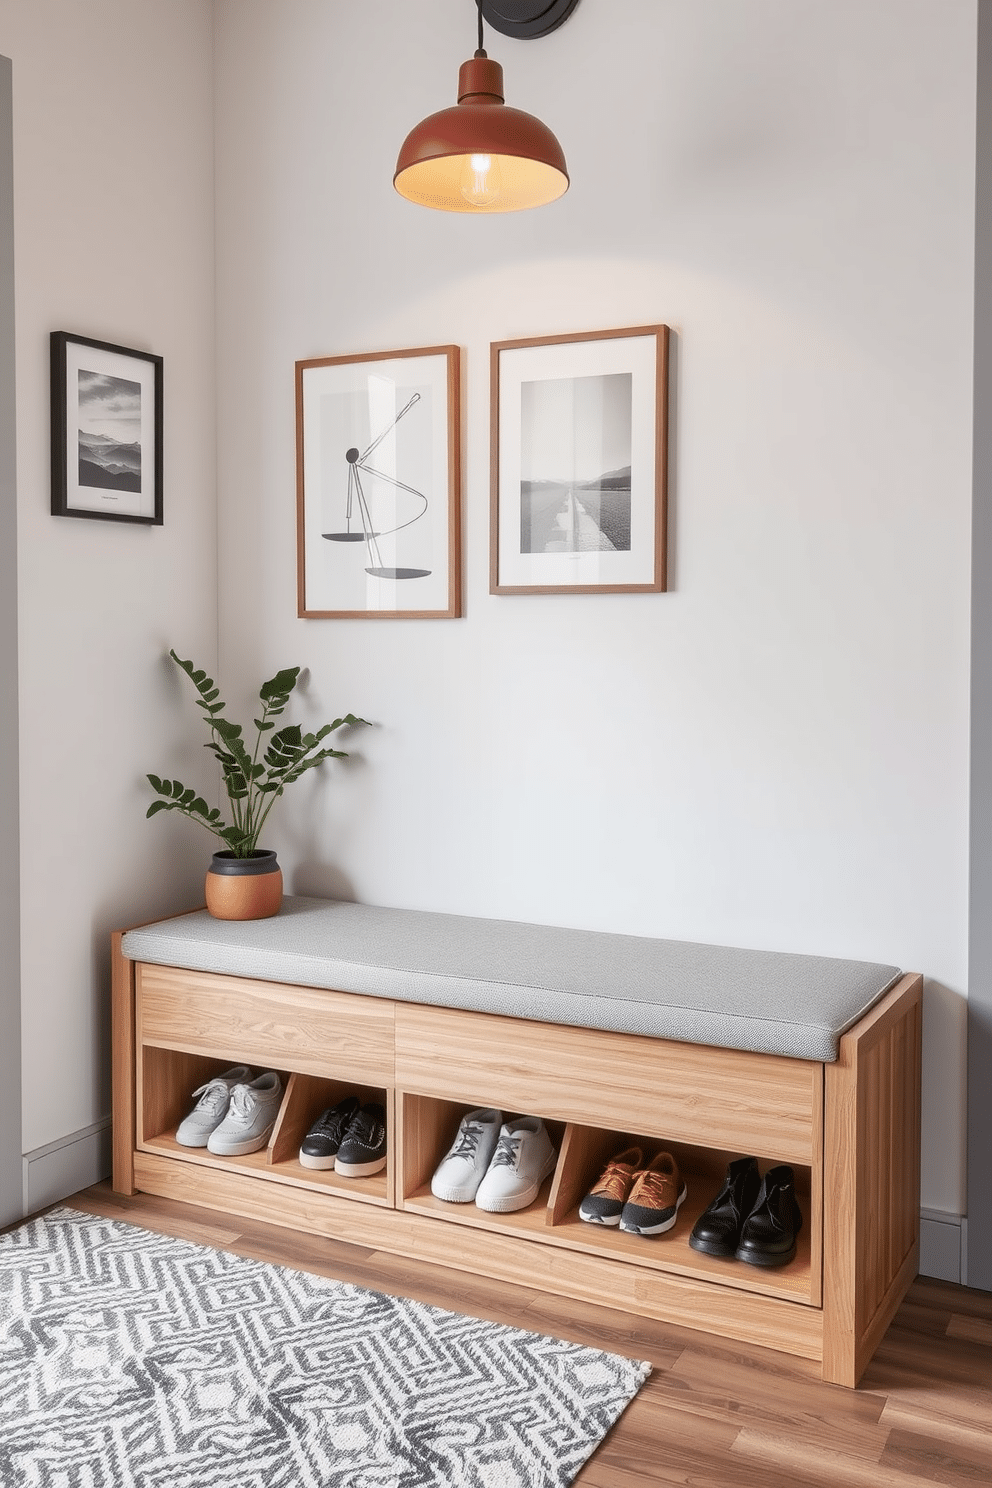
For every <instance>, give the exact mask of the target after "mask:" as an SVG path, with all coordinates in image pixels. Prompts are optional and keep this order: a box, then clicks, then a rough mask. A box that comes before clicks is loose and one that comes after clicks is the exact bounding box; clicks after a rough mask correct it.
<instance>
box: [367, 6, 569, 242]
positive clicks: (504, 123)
mask: <svg viewBox="0 0 992 1488" xmlns="http://www.w3.org/2000/svg"><path fill="white" fill-rule="evenodd" d="M477 5H478V11H479V47H478V50H477V51H476V53H475V56H474V57H472V58H471V59H470V60H469V61H468V62H463V63H462V65H461V68H460V70H459V73H458V102H457V104H456V105H455V107H454V108H447V109H442V110H441V112H440V113H438V114H431V115H430V117H429V118H427V119H423V120H421V122H420V123H419V124H417V125H416V126H415V127H414V128H413V129H411V131H410V133H409V134H408V135H407V137H406V139H405V140H404V141H403V146H402V148H401V150H400V153H399V159H398V160H397V162H396V171H395V174H394V175H393V185H394V186H395V187H396V190H397V191H398V192H399V193H400V195H401V196H405V197H406V198H407V200H408V201H412V202H416V203H417V204H418V205H419V206H422V207H433V208H435V209H436V210H437V211H439V212H470V213H480V212H521V211H523V210H525V208H527V207H543V206H544V205H545V204H546V203H548V202H553V201H556V200H557V198H558V197H559V196H564V194H565V192H566V191H567V190H568V167H567V166H566V164H565V155H564V152H563V151H562V148H561V145H560V144H559V143H558V141H557V139H556V138H555V136H554V135H553V134H552V132H551V130H550V129H549V128H548V127H547V125H546V124H542V123H541V121H540V119H535V118H534V115H533V114H525V113H524V112H523V111H522V110H521V109H515V108H508V107H507V106H506V103H505V102H504V99H503V69H502V67H501V66H500V65H499V63H498V62H494V61H492V59H491V58H490V57H488V56H487V55H486V52H485V49H484V47H483V45H482V42H483V36H482V17H483V0H477ZM574 5H575V0H571V3H570V4H565V5H563V4H562V3H561V0H559V3H558V4H557V5H548V4H547V0H545V3H543V4H541V3H537V4H531V5H523V6H520V5H517V6H516V7H510V8H511V9H515V10H516V11H518V12H519V11H521V10H523V11H527V10H528V9H533V10H536V11H538V12H540V13H541V14H542V16H543V17H544V29H545V31H546V30H548V29H554V26H556V25H560V24H561V21H562V20H564V19H565V16H566V15H568V14H569V13H570V12H571V10H572V9H573V8H574ZM549 12H557V16H556V18H555V19H554V20H553V21H552V22H551V24H550V25H549V23H548V20H547V15H548V13H549ZM496 24H499V22H498V20H497V22H496ZM527 24H528V23H527V22H526V21H519V20H518V21H517V22H516V25H517V26H518V28H519V27H520V26H526V25H527ZM531 24H532V25H534V26H536V25H537V24H539V22H537V21H535V22H533V23H531ZM508 34H510V35H518V36H519V35H541V34H543V32H542V31H539V30H536V29H531V30H526V29H525V30H520V29H516V30H510V31H508Z"/></svg>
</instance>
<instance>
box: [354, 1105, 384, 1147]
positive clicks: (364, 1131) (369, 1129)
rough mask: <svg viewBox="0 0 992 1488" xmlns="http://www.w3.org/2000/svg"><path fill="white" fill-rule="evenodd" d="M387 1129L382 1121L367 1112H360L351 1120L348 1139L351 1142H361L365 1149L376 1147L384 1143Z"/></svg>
mask: <svg viewBox="0 0 992 1488" xmlns="http://www.w3.org/2000/svg"><path fill="white" fill-rule="evenodd" d="M384 1133H385V1127H384V1126H383V1125H382V1122H381V1121H377V1120H376V1118H375V1117H374V1116H371V1115H369V1113H368V1112H367V1111H359V1112H357V1114H356V1115H355V1116H353V1117H352V1119H351V1125H350V1126H349V1127H348V1138H349V1140H350V1141H359V1142H361V1143H362V1145H363V1146H365V1147H375V1146H377V1145H378V1143H379V1142H381V1141H382V1137H383V1135H384Z"/></svg>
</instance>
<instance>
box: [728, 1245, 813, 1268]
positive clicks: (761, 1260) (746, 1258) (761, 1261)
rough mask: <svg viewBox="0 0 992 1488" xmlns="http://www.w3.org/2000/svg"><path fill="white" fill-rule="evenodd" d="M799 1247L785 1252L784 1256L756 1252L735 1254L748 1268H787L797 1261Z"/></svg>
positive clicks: (744, 1251) (736, 1252)
mask: <svg viewBox="0 0 992 1488" xmlns="http://www.w3.org/2000/svg"><path fill="white" fill-rule="evenodd" d="M797 1248H798V1247H797V1246H795V1245H794V1246H793V1247H792V1249H791V1250H787V1251H785V1252H784V1253H783V1254H782V1255H770V1254H767V1253H766V1254H765V1255H761V1254H759V1253H758V1252H756V1251H749V1250H738V1251H735V1252H734V1255H735V1257H736V1259H737V1260H739V1261H743V1262H744V1263H745V1264H746V1265H748V1266H766V1267H771V1266H787V1265H788V1264H789V1262H790V1261H792V1260H795V1257H796V1250H797Z"/></svg>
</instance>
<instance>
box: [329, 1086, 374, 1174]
mask: <svg viewBox="0 0 992 1488" xmlns="http://www.w3.org/2000/svg"><path fill="white" fill-rule="evenodd" d="M385 1166H386V1108H385V1107H384V1106H380V1105H378V1104H375V1103H372V1104H370V1105H367V1106H362V1108H361V1110H360V1111H358V1112H357V1113H356V1114H355V1115H354V1116H353V1117H352V1118H351V1123H350V1125H349V1127H348V1130H347V1132H346V1133H345V1135H344V1139H343V1140H342V1142H341V1146H340V1147H339V1148H338V1155H337V1157H336V1158H335V1161H334V1168H335V1171H336V1172H338V1173H340V1174H342V1176H343V1177H345V1178H367V1177H368V1176H369V1174H370V1173H379V1172H381V1171H382V1169H383V1168H384V1167H385Z"/></svg>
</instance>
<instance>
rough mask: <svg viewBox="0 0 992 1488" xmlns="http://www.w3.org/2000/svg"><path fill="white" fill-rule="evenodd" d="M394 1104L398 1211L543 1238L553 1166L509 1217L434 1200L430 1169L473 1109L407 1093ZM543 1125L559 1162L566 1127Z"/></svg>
mask: <svg viewBox="0 0 992 1488" xmlns="http://www.w3.org/2000/svg"><path fill="white" fill-rule="evenodd" d="M398 1101H399V1132H398V1141H399V1151H400V1153H401V1163H402V1167H401V1175H400V1193H399V1194H398V1196H397V1206H398V1207H399V1208H402V1209H408V1210H412V1211H415V1212H416V1213H418V1214H428V1215H430V1216H431V1217H432V1218H434V1219H442V1220H446V1221H449V1222H451V1223H454V1224H463V1225H470V1226H472V1227H473V1228H474V1229H481V1230H495V1231H498V1232H500V1233H502V1234H514V1235H534V1236H535V1237H537V1238H539V1239H543V1238H545V1237H546V1235H547V1218H546V1215H547V1207H548V1200H549V1198H550V1196H551V1191H552V1187H553V1185H554V1181H555V1175H556V1173H557V1167H556V1169H555V1171H554V1172H552V1173H551V1174H549V1176H548V1177H547V1178H545V1180H544V1182H543V1183H542V1184H541V1187H540V1189H539V1191H538V1194H537V1197H536V1198H535V1199H534V1200H533V1201H532V1202H531V1203H530V1204H528V1206H527V1208H526V1209H517V1210H514V1211H512V1212H511V1213H509V1214H491V1213H489V1212H488V1211H486V1210H484V1209H480V1208H479V1207H478V1205H477V1204H475V1203H467V1204H453V1203H449V1202H447V1201H446V1200H444V1199H438V1198H435V1196H434V1194H432V1193H431V1178H432V1176H433V1174H434V1170H435V1169H436V1167H437V1165H438V1163H440V1162H441V1160H442V1159H443V1158H444V1156H445V1154H446V1153H447V1151H448V1149H449V1147H450V1146H451V1144H452V1142H453V1141H454V1139H455V1135H456V1133H457V1131H458V1126H459V1123H460V1121H461V1119H462V1117H463V1116H464V1115H465V1113H466V1112H467V1111H471V1110H473V1109H474V1107H473V1106H471V1105H466V1104H465V1102H464V1101H449V1100H439V1099H437V1098H436V1097H434V1096H424V1095H410V1094H407V1093H402V1094H400V1095H399V1097H398ZM479 1104H480V1105H481V1104H483V1103H482V1102H479ZM486 1104H488V1102H487V1103H486ZM540 1114H541V1113H540V1112H539V1111H510V1110H504V1111H503V1120H504V1121H512V1120H514V1119H515V1118H516V1117H518V1116H539V1115H540ZM542 1119H543V1118H542ZM544 1124H545V1126H546V1127H547V1130H548V1135H549V1136H550V1138H551V1141H552V1143H553V1144H554V1147H555V1150H556V1151H557V1152H558V1153H559V1162H560V1160H561V1159H560V1153H561V1148H562V1142H563V1140H564V1136H565V1123H564V1122H562V1121H547V1120H545V1122H544Z"/></svg>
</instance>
